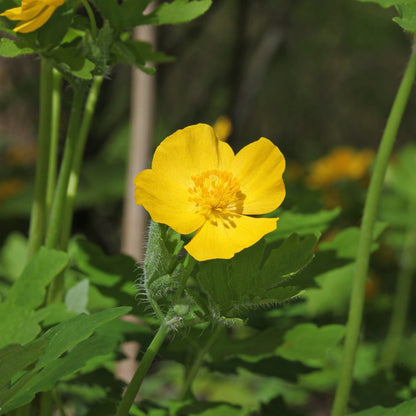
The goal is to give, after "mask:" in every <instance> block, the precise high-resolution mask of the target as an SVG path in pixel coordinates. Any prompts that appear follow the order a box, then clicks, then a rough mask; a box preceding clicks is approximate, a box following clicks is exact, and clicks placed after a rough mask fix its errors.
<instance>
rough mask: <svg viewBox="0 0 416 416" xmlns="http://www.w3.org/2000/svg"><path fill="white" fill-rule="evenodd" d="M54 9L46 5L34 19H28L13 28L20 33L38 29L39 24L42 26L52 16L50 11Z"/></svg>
mask: <svg viewBox="0 0 416 416" xmlns="http://www.w3.org/2000/svg"><path fill="white" fill-rule="evenodd" d="M54 11H55V7H47V8H46V9H45V10H43V11H42V12H41V13H40V14H39V15H38V16H36V17H35V18H34V19H32V20H29V21H27V22H22V23H19V24H18V25H17V26H16V27H15V28H14V29H13V30H14V31H15V32H20V33H29V32H33V31H34V30H36V29H39V28H40V27H41V26H43V25H44V24H45V23H46V22H47V21H48V20H49V18H50V17H51V16H52V13H53V12H54Z"/></svg>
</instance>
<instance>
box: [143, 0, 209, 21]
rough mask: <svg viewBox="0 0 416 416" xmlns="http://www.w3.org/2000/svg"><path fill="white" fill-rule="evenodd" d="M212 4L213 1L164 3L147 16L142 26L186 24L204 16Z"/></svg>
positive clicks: (198, 0)
mask: <svg viewBox="0 0 416 416" xmlns="http://www.w3.org/2000/svg"><path fill="white" fill-rule="evenodd" d="M211 4H212V0H196V1H189V0H175V1H173V2H172V3H162V4H161V5H160V6H159V7H157V8H156V9H155V10H153V11H152V12H151V13H149V14H148V15H146V16H143V18H142V20H141V22H140V24H142V25H143V24H146V25H164V24H175V23H184V22H189V21H190V20H193V19H195V18H197V17H199V16H201V15H202V14H204V13H205V12H206V11H207V10H208V9H209V8H210V7H211Z"/></svg>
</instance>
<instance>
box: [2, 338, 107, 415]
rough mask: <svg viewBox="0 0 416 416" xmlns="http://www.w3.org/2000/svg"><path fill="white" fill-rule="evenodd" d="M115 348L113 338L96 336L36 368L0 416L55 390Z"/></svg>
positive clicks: (14, 391)
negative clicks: (59, 381) (62, 381)
mask: <svg viewBox="0 0 416 416" xmlns="http://www.w3.org/2000/svg"><path fill="white" fill-rule="evenodd" d="M49 345H50V344H49ZM114 348H115V343H114V339H113V338H111V337H105V336H103V335H94V336H92V337H90V338H88V339H86V340H85V341H83V342H81V343H80V344H78V345H76V346H75V347H74V348H73V349H72V350H71V351H70V352H69V353H68V354H67V355H66V356H65V357H63V358H58V359H54V360H52V361H50V362H49V363H48V364H47V365H46V366H45V367H44V368H42V369H41V370H40V371H37V370H38V367H37V368H35V369H34V370H32V371H31V372H29V373H28V374H26V375H25V376H24V377H22V379H25V378H29V379H28V380H27V381H26V380H24V381H25V383H24V389H23V388H22V387H23V386H22V385H19V384H21V381H22V379H20V380H19V381H18V382H17V384H16V387H19V388H17V389H16V388H14V389H13V388H12V389H11V390H12V392H13V393H15V394H13V395H12V396H11V397H9V398H8V399H7V401H5V403H4V404H3V406H2V410H1V412H0V414H3V413H5V412H9V411H10V410H13V409H15V408H17V407H20V406H23V405H24V404H26V403H29V402H30V401H31V400H33V398H34V396H35V394H36V393H38V392H42V391H49V390H51V389H53V387H54V386H55V384H56V382H57V381H58V380H59V379H61V378H62V377H65V376H68V375H70V374H72V373H74V372H76V371H78V370H80V369H81V368H82V367H83V366H84V365H85V363H86V362H87V361H88V360H90V359H93V358H95V357H97V356H100V355H105V354H108V353H109V352H111V351H112V350H113V349H114ZM0 399H1V397H0Z"/></svg>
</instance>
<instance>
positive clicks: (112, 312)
mask: <svg viewBox="0 0 416 416" xmlns="http://www.w3.org/2000/svg"><path fill="white" fill-rule="evenodd" d="M130 309H131V308H130V307H119V308H113V309H107V310H104V311H101V312H97V313H95V314H92V315H84V314H82V315H78V316H76V317H75V318H72V319H69V320H67V321H64V322H62V323H60V324H59V325H57V326H55V327H53V328H51V329H49V330H48V331H47V332H46V333H45V334H44V335H43V336H42V339H45V338H46V339H49V345H48V348H47V349H46V351H45V354H44V355H43V356H42V357H41V359H40V360H39V361H38V363H37V368H39V367H42V366H44V365H46V364H48V363H50V362H53V361H54V360H55V359H57V358H58V357H60V356H61V355H62V354H63V353H64V352H65V351H67V350H68V349H70V348H72V347H74V346H75V345H76V344H78V343H80V342H81V341H83V340H85V339H86V338H88V337H89V336H90V335H91V334H92V333H93V332H94V331H95V330H96V329H97V328H98V327H99V326H101V325H103V324H105V323H107V322H109V321H111V320H113V319H116V318H118V317H119V316H121V315H125V314H127V313H128V312H129V311H130Z"/></svg>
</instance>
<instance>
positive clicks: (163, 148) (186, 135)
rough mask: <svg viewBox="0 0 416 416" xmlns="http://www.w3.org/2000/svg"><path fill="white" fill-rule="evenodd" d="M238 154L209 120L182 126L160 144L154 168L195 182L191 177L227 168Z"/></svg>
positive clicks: (179, 178) (155, 155)
mask: <svg viewBox="0 0 416 416" xmlns="http://www.w3.org/2000/svg"><path fill="white" fill-rule="evenodd" d="M233 157H234V153H233V151H232V149H231V147H230V146H229V145H228V144H226V143H223V142H219V141H218V139H217V138H216V137H215V133H214V130H213V129H212V127H211V126H208V125H207V124H196V125H193V126H189V127H186V128H185V129H183V130H178V131H176V132H175V133H173V134H172V135H170V136H168V137H167V138H166V139H165V140H163V142H162V143H161V144H160V145H159V146H158V147H157V149H156V151H155V154H154V157H153V162H152V169H153V170H154V171H156V172H160V173H161V174H163V175H166V176H169V177H170V178H172V179H174V180H175V181H177V182H179V183H181V184H183V186H185V187H186V188H188V187H189V186H191V184H192V179H191V177H192V176H194V175H197V174H199V173H201V172H204V171H207V170H211V169H223V166H228V165H229V164H230V162H231V160H232V158H233Z"/></svg>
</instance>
